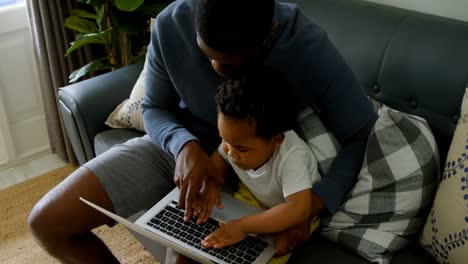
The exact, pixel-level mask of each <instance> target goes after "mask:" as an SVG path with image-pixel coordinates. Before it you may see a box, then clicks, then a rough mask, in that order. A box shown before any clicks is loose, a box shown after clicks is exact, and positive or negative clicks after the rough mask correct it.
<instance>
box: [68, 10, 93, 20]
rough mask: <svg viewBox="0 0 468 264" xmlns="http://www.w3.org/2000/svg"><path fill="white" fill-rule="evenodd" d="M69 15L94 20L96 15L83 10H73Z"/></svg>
mask: <svg viewBox="0 0 468 264" xmlns="http://www.w3.org/2000/svg"><path fill="white" fill-rule="evenodd" d="M71 14H72V16H77V17H84V18H92V19H96V14H93V13H91V12H88V11H86V10H83V9H73V10H72V11H71Z"/></svg>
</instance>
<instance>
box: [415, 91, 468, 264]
mask: <svg viewBox="0 0 468 264" xmlns="http://www.w3.org/2000/svg"><path fill="white" fill-rule="evenodd" d="M460 116H461V118H460V119H459V121H458V126H457V128H456V130H455V135H454V137H453V140H452V144H451V146H450V150H449V153H448V155H447V162H446V163H445V167H444V171H443V177H442V180H441V182H440V184H439V188H438V189H437V194H436V197H435V201H434V204H433V207H432V210H431V213H430V214H429V217H428V219H427V222H426V225H425V227H424V230H423V233H422V236H421V244H422V245H423V247H424V248H426V250H427V251H428V252H429V253H430V254H432V255H433V256H434V257H435V258H436V259H437V261H439V263H455V264H457V263H467V261H468V161H467V159H468V89H467V92H465V96H464V98H463V102H462V111H461V115H460Z"/></svg>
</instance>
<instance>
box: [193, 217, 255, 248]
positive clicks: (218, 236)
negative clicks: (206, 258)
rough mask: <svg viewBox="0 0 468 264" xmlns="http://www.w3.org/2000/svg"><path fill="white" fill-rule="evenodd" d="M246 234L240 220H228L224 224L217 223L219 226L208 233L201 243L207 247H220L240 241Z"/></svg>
mask: <svg viewBox="0 0 468 264" xmlns="http://www.w3.org/2000/svg"><path fill="white" fill-rule="evenodd" d="M246 236H247V232H245V230H244V228H243V227H242V223H241V220H239V219H238V220H234V221H229V222H227V223H225V224H223V223H219V228H218V229H216V230H215V231H214V232H213V233H211V234H209V235H208V236H207V237H206V238H205V239H204V240H203V241H202V242H201V243H202V245H203V246H204V247H207V248H211V247H214V248H222V247H227V246H230V245H234V244H235V243H237V242H239V241H241V240H242V239H244V238H245V237H246Z"/></svg>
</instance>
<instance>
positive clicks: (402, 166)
mask: <svg viewBox="0 0 468 264" xmlns="http://www.w3.org/2000/svg"><path fill="white" fill-rule="evenodd" d="M373 104H374V107H376V108H378V107H381V106H382V104H380V103H378V102H373ZM307 111H308V112H307ZM307 111H304V112H302V115H300V119H299V125H298V129H296V132H297V133H298V135H300V136H301V137H302V138H303V139H304V140H305V141H306V142H308V143H309V146H310V147H311V149H312V151H313V152H314V154H315V155H316V156H317V160H318V163H319V170H322V171H321V173H326V172H327V170H328V168H329V166H330V164H331V162H332V161H333V159H334V157H335V156H336V153H337V152H338V151H339V144H338V142H337V141H336V139H335V138H334V137H333V135H332V134H331V133H330V132H328V131H326V129H325V127H324V126H323V124H322V123H321V121H320V119H319V118H318V116H317V115H316V114H314V112H313V111H312V110H310V109H309V110H307ZM378 112H379V119H378V120H377V121H376V124H375V126H374V128H373V130H372V132H371V135H370V137H369V141H368V145H367V148H366V154H365V158H364V162H363V166H362V169H361V172H360V174H359V176H358V181H357V183H356V185H355V187H354V188H353V189H352V190H351V192H350V193H349V194H348V196H347V198H346V200H345V202H344V203H343V205H342V206H341V207H340V209H339V210H338V212H337V213H336V214H335V215H334V216H332V217H330V218H328V219H324V221H323V229H322V235H323V236H324V237H325V238H327V239H329V240H331V241H334V242H337V243H339V244H342V245H345V246H347V247H349V248H350V249H352V250H354V251H355V252H357V253H359V254H360V255H361V256H363V257H365V258H366V259H368V260H370V261H377V262H380V263H388V262H389V261H390V259H391V253H392V252H394V251H396V250H398V249H401V248H402V247H404V246H405V245H406V244H407V243H408V239H407V237H408V236H410V235H414V234H418V233H419V232H420V227H421V226H422V224H423V222H424V220H425V219H423V217H421V216H420V215H421V214H422V213H423V212H424V211H425V210H426V208H427V207H428V206H430V203H431V201H432V197H433V196H432V195H433V192H434V189H435V182H436V179H437V174H438V150H437V146H436V142H435V139H434V137H433V135H432V133H431V131H430V129H429V127H428V125H427V123H426V121H425V120H424V119H422V118H419V117H416V116H411V115H407V114H404V113H401V112H399V111H396V110H393V109H390V108H388V107H387V106H382V107H381V108H380V109H379V111H378Z"/></svg>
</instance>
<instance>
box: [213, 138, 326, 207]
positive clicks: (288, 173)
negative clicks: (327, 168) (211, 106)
mask: <svg viewBox="0 0 468 264" xmlns="http://www.w3.org/2000/svg"><path fill="white" fill-rule="evenodd" d="M218 151H219V153H220V154H221V156H222V157H223V158H224V159H225V160H226V161H227V162H228V163H229V164H230V165H231V166H232V168H233V169H234V171H235V172H236V173H237V175H238V176H239V178H240V180H241V181H242V182H243V183H244V184H245V186H247V188H249V190H250V191H251V192H252V193H253V195H255V197H256V198H257V199H258V200H259V201H260V202H262V203H263V204H264V205H266V206H268V207H273V206H275V205H277V204H280V203H283V202H285V197H288V196H289V195H291V194H294V193H297V192H299V191H302V190H305V189H310V188H311V187H312V184H314V183H316V182H317V181H319V180H320V174H319V172H318V169H317V159H316V158H315V156H314V154H313V153H312V151H311V150H310V149H309V147H308V146H307V145H306V143H305V142H304V141H302V139H301V138H299V136H298V135H297V134H296V133H295V132H294V131H288V132H286V133H285V134H284V140H283V142H282V143H281V145H280V147H279V148H278V149H277V150H276V151H275V153H274V154H273V155H272V156H271V158H270V159H269V160H268V161H267V162H266V163H265V164H263V166H262V167H260V168H258V169H257V170H255V171H254V170H247V171H245V170H242V169H241V168H239V167H238V166H236V164H234V163H233V162H232V160H231V159H230V158H229V156H228V155H227V154H226V153H224V151H223V148H222V145H220V146H219V148H218Z"/></svg>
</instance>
